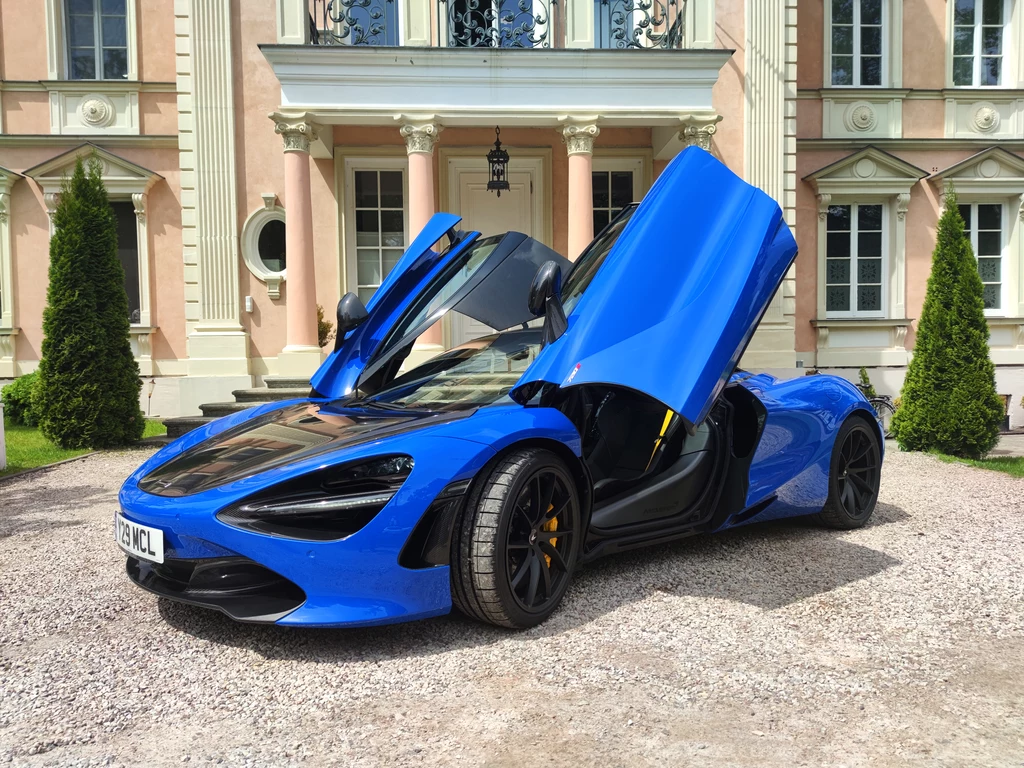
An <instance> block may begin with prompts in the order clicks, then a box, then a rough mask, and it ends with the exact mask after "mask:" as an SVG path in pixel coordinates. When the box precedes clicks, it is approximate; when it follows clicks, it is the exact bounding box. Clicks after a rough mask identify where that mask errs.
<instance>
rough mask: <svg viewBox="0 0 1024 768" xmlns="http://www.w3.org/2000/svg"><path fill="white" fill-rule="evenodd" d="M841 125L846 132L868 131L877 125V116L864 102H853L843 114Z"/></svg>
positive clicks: (873, 109) (872, 108)
mask: <svg viewBox="0 0 1024 768" xmlns="http://www.w3.org/2000/svg"><path fill="white" fill-rule="evenodd" d="M843 124H844V125H845V126H846V130H848V131H855V132H864V131H870V130H872V129H874V127H875V126H876V125H878V115H876V114H875V108H874V107H872V106H871V105H870V104H868V103H867V102H866V101H855V102H853V103H852V104H851V105H850V106H848V107H847V108H846V111H845V112H843Z"/></svg>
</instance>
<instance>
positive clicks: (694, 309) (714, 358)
mask: <svg viewBox="0 0 1024 768" xmlns="http://www.w3.org/2000/svg"><path fill="white" fill-rule="evenodd" d="M796 252H797V248H796V241H795V240H794V239H793V235H792V233H791V232H790V230H789V227H788V226H787V224H786V222H785V221H784V220H783V217H782V211H781V209H780V208H779V206H778V204H777V203H776V202H775V201H774V200H772V199H771V198H770V197H769V196H768V195H766V194H765V193H764V192H761V191H760V190H758V189H757V188H755V187H752V186H751V185H749V184H747V183H746V182H744V181H743V180H742V179H740V178H739V177H738V176H736V175H735V174H734V173H733V172H732V171H730V170H729V169H728V168H726V166H725V165H723V164H722V163H721V162H719V161H718V160H716V159H715V158H714V157H712V156H711V155H710V154H709V153H707V152H705V151H703V150H701V149H698V148H696V147H691V148H689V149H686V150H684V151H683V152H682V153H680V154H679V155H677V156H676V158H675V159H674V160H673V161H672V162H671V163H669V165H668V167H667V168H666V169H665V171H664V172H662V174H661V175H660V176H659V178H658V181H657V182H656V183H655V185H654V186H653V187H652V188H651V190H650V191H649V192H648V193H647V195H646V196H645V197H644V199H643V201H642V202H641V203H640V205H639V207H638V208H637V209H636V211H635V212H634V213H633V215H632V217H631V218H630V220H629V221H628V223H627V224H626V226H625V228H624V229H623V231H622V234H621V235H620V236H619V238H618V240H617V241H616V243H615V245H614V246H613V247H612V249H611V251H610V252H609V253H608V256H607V257H606V258H605V260H604V262H603V264H602V265H601V266H600V267H599V268H598V271H597V273H596V275H595V277H594V279H593V281H592V282H591V283H590V285H589V286H588V287H587V289H586V291H585V292H584V293H583V295H582V297H581V298H580V300H579V302H578V303H577V304H576V306H575V307H574V308H573V309H572V311H571V312H570V314H569V317H568V318H567V320H568V328H567V330H566V332H565V333H564V334H563V335H562V336H561V337H559V338H558V339H557V340H556V341H554V342H553V343H551V344H549V345H548V346H547V347H545V348H544V350H543V351H542V352H541V353H540V355H538V357H537V359H536V360H535V361H534V363H533V364H532V365H531V366H530V367H529V368H528V369H527V370H526V372H525V373H524V374H523V376H522V378H521V379H520V380H519V381H518V383H517V384H516V387H515V388H514V389H513V392H512V394H513V396H514V397H517V398H519V399H525V397H526V396H528V393H530V392H531V391H532V390H533V389H534V388H535V387H533V386H530V385H535V384H536V383H538V382H546V383H549V384H554V385H557V386H561V387H568V386H578V385H581V384H609V385H619V386H623V387H628V388H630V389H634V390H638V391H640V392H644V393H646V394H648V395H650V396H651V397H654V398H656V399H657V400H660V401H661V402H662V403H664V404H665V405H666V406H667V407H669V408H671V409H672V410H673V411H675V412H676V413H678V414H679V415H680V416H681V417H682V418H683V420H684V423H685V424H686V426H687V428H688V429H690V430H691V431H692V429H694V428H695V426H696V425H697V424H699V423H700V422H701V421H703V420H704V418H705V417H706V416H707V414H708V412H709V411H710V409H711V406H712V405H713V403H714V401H715V399H716V398H717V397H718V395H719V393H720V392H721V390H722V388H723V387H724V386H725V384H726V383H727V382H728V379H729V376H730V375H731V374H732V372H733V370H734V369H735V368H736V365H737V363H738V362H739V359H740V357H741V355H742V354H743V352H744V350H745V349H746V347H747V344H748V343H749V341H750V338H751V336H752V335H753V333H754V331H755V329H756V328H757V324H758V322H759V321H760V319H761V317H762V316H763V314H764V312H765V310H766V309H767V307H768V304H769V303H770V302H771V300H772V296H774V294H775V292H776V290H777V289H778V287H779V285H780V284H781V282H782V280H783V278H784V277H785V274H786V271H787V270H788V268H789V266H790V264H792V262H793V260H794V258H796Z"/></svg>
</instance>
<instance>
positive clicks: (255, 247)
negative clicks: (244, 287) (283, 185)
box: [239, 193, 288, 301]
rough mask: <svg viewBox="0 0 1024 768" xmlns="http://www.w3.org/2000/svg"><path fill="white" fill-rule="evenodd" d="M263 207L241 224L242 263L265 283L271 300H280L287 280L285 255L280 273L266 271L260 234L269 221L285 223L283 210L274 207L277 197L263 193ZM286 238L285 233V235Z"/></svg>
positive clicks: (276, 206)
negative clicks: (282, 285) (261, 250)
mask: <svg viewBox="0 0 1024 768" xmlns="http://www.w3.org/2000/svg"><path fill="white" fill-rule="evenodd" d="M262 197H263V207H262V208H257V209H256V210H254V211H253V212H252V213H250V214H249V216H248V217H247V218H246V220H245V223H244V224H242V231H241V236H240V238H239V241H240V242H239V244H240V246H241V252H242V261H243V262H244V263H245V266H246V267H248V269H249V271H250V272H251V273H252V274H253V275H254V276H255V277H256V279H257V280H259V281H260V282H262V283H266V286H267V295H268V296H269V297H270V298H271V299H272V300H275V301H276V300H277V299H280V298H281V283H283V282H284V281H285V280H287V279H288V265H287V253H286V254H285V259H286V263H285V268H284V269H283V270H281V271H280V272H273V271H271V270H269V269H267V265H266V264H264V263H263V259H262V258H260V233H261V232H263V227H265V226H266V225H267V224H268V223H269V222H271V221H281V222H285V226H287V222H286V221H285V210H284V208H282V207H281V206H280V205H276V204H275V201H276V200H277V196H276V195H274V194H272V193H265V194H263V195H262ZM286 236H287V233H286Z"/></svg>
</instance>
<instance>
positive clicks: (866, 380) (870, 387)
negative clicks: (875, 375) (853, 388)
mask: <svg viewBox="0 0 1024 768" xmlns="http://www.w3.org/2000/svg"><path fill="white" fill-rule="evenodd" d="M859 376H860V383H859V384H858V385H857V388H858V389H859V390H860V391H861V392H863V393H864V397H878V393H877V392H876V391H875V385H874V384H872V383H871V377H870V376H868V369H867V368H863V367H862V368H861V369H860V373H859Z"/></svg>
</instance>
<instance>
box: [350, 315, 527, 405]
mask: <svg viewBox="0 0 1024 768" xmlns="http://www.w3.org/2000/svg"><path fill="white" fill-rule="evenodd" d="M540 341H541V331H540V330H538V329H532V328H531V329H527V330H521V331H508V332H506V333H496V334H493V335H491V336H484V337H482V338H479V339H474V340H473V341H471V342H469V343H467V344H463V345H462V346H461V347H455V348H454V349H450V350H448V351H447V352H444V353H442V354H440V355H438V356H437V357H434V358H431V359H430V360H428V361H427V362H425V363H423V364H422V365H419V366H417V367H416V368H413V369H412V370H411V371H408V372H406V373H404V374H402V375H401V376H399V377H398V378H397V379H395V380H394V381H393V382H392V383H391V385H390V386H389V387H388V388H387V389H385V390H383V391H381V392H379V393H377V394H376V395H375V396H373V397H371V398H369V399H368V400H367V401H366V402H367V403H368V404H370V405H379V406H385V407H386V406H397V407H401V408H410V409H417V410H420V409H422V410H438V411H449V410H461V409H463V408H473V407H477V406H481V405H492V404H494V403H498V402H501V401H507V402H508V403H512V402H513V400H512V399H511V398H510V397H509V396H508V393H509V391H510V390H511V389H512V387H513V386H515V383H516V382H517V381H519V377H520V376H522V375H523V372H524V371H525V370H526V369H527V368H528V367H529V365H530V363H532V362H533V360H534V358H535V357H536V356H537V353H538V352H539V351H540Z"/></svg>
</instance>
